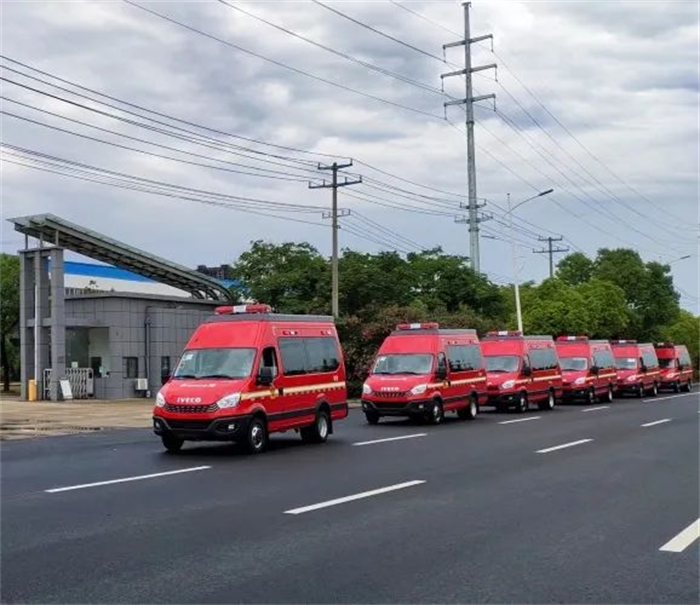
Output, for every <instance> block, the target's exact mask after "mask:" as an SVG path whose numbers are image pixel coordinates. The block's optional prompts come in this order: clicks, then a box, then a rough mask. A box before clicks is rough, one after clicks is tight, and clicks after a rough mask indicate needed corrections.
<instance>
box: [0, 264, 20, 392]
mask: <svg viewBox="0 0 700 605" xmlns="http://www.w3.org/2000/svg"><path fill="white" fill-rule="evenodd" d="M0 300H1V301H2V304H1V305H0V367H2V376H3V391H4V392H5V393H7V392H9V390H10V375H11V374H15V373H16V370H17V368H13V367H12V366H13V365H14V364H12V363H11V362H10V360H11V358H14V357H15V356H14V355H12V353H13V349H14V347H15V345H14V343H13V342H12V340H11V339H12V334H13V333H14V331H15V329H16V328H17V324H18V323H19V257H18V256H13V255H11V254H0Z"/></svg>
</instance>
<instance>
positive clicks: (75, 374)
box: [43, 368, 95, 399]
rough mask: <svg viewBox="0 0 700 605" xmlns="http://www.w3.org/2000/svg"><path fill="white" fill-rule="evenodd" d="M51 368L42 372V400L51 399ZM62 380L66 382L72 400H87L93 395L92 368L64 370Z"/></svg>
mask: <svg viewBox="0 0 700 605" xmlns="http://www.w3.org/2000/svg"><path fill="white" fill-rule="evenodd" d="M51 372H52V370H51V368H46V369H45V370H44V384H43V387H44V388H43V393H44V397H43V398H44V399H50V398H51ZM61 379H62V380H68V382H69V384H70V389H71V391H72V392H73V399H88V398H89V397H92V396H94V394H95V381H94V373H93V371H92V368H66V370H65V373H64V375H63V376H62V377H61ZM59 388H60V387H59Z"/></svg>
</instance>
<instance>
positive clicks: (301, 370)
mask: <svg viewBox="0 0 700 605" xmlns="http://www.w3.org/2000/svg"><path fill="white" fill-rule="evenodd" d="M279 348H280V355H281V356H282V367H283V368H284V374H285V376H297V375H299V374H306V368H307V367H308V366H309V364H308V362H307V360H306V348H305V347H304V341H303V339H301V338H280V339H279Z"/></svg>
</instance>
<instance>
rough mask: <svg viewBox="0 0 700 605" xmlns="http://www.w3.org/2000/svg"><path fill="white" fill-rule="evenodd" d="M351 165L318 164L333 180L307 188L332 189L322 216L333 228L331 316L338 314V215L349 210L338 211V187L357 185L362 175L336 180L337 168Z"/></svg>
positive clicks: (344, 213) (310, 184)
mask: <svg viewBox="0 0 700 605" xmlns="http://www.w3.org/2000/svg"><path fill="white" fill-rule="evenodd" d="M350 166H352V160H350V161H349V162H347V163H345V164H338V162H333V163H332V164H330V165H325V166H324V165H322V164H319V165H318V169H319V170H330V171H331V172H332V174H333V180H332V181H331V182H330V183H326V180H325V179H323V184H321V185H314V184H313V183H309V189H332V190H333V201H332V204H331V212H330V214H329V213H325V212H324V214H323V218H330V219H331V229H332V230H333V244H332V252H331V313H332V314H333V317H335V318H337V317H338V315H339V311H338V292H339V282H338V217H339V216H347V215H348V214H350V211H349V210H341V211H340V213H338V187H347V186H348V185H357V184H359V183H361V182H362V177H359V178H357V179H355V180H348V178H347V177H345V179H344V180H343V182H342V183H339V182H338V170H341V169H342V168H350Z"/></svg>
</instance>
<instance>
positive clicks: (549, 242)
mask: <svg viewBox="0 0 700 605" xmlns="http://www.w3.org/2000/svg"><path fill="white" fill-rule="evenodd" d="M537 239H538V240H539V241H541V242H547V248H546V249H542V250H533V252H534V253H535V254H549V277H550V278H551V277H554V255H555V254H556V253H558V252H568V251H569V248H555V247H554V246H553V244H554V242H561V241H563V240H564V238H563V237H538V238H537Z"/></svg>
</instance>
